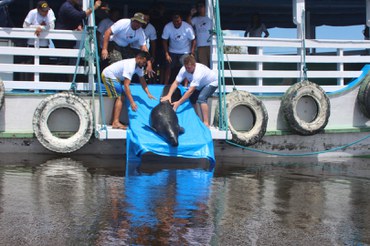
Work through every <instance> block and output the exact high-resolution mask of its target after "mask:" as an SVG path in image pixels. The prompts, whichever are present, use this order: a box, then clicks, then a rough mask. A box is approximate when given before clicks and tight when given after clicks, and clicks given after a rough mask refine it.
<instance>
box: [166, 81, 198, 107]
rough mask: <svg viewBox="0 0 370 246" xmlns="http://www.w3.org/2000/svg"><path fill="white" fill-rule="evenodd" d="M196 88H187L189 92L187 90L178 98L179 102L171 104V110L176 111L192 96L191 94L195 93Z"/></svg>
mask: <svg viewBox="0 0 370 246" xmlns="http://www.w3.org/2000/svg"><path fill="white" fill-rule="evenodd" d="M195 89H196V87H195V86H190V87H189V90H187V91H186V92H185V94H184V95H183V96H182V97H181V98H180V100H178V101H176V102H173V103H172V106H173V110H175V111H176V110H177V108H178V107H179V106H180V105H181V104H182V103H183V102H185V101H186V100H187V99H188V98H189V97H190V96H191V94H193V92H194V91H195Z"/></svg>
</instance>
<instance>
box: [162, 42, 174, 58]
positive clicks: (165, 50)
mask: <svg viewBox="0 0 370 246" xmlns="http://www.w3.org/2000/svg"><path fill="white" fill-rule="evenodd" d="M162 44H163V51H164V55H165V57H166V60H167V61H168V62H169V63H171V62H172V60H171V56H170V53H168V39H163V40H162Z"/></svg>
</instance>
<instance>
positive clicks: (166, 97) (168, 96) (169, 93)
mask: <svg viewBox="0 0 370 246" xmlns="http://www.w3.org/2000/svg"><path fill="white" fill-rule="evenodd" d="M178 86H179V82H178V81H177V80H175V81H173V83H172V84H171V87H170V90H169V91H168V93H167V95H165V96H164V97H162V98H161V102H165V101H169V102H170V103H171V102H172V101H171V97H172V94H173V93H174V91H175V90H176V88H177V87H178Z"/></svg>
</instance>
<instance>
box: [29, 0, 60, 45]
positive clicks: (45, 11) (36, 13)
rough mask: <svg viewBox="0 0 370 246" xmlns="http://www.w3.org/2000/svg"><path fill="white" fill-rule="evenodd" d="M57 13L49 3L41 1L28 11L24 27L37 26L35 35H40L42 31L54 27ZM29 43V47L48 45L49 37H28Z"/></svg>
mask: <svg viewBox="0 0 370 246" xmlns="http://www.w3.org/2000/svg"><path fill="white" fill-rule="evenodd" d="M54 27H55V15H54V12H53V10H52V9H50V7H49V4H48V3H47V2H46V1H39V2H38V3H37V8H35V9H32V10H31V11H30V12H28V14H27V16H26V19H24V22H23V28H35V35H36V36H37V37H38V36H40V34H41V32H42V31H47V30H50V29H54ZM36 42H38V43H36ZM27 45H28V46H29V47H33V46H39V47H48V46H49V40H48V39H28V41H27Z"/></svg>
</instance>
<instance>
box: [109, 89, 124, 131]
mask: <svg viewBox="0 0 370 246" xmlns="http://www.w3.org/2000/svg"><path fill="white" fill-rule="evenodd" d="M123 100H124V97H123V96H122V95H121V96H120V97H117V98H116V101H115V102H114V106H113V119H112V128H113V129H127V126H125V125H124V124H122V123H121V122H120V117H121V111H122V107H123Z"/></svg>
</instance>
